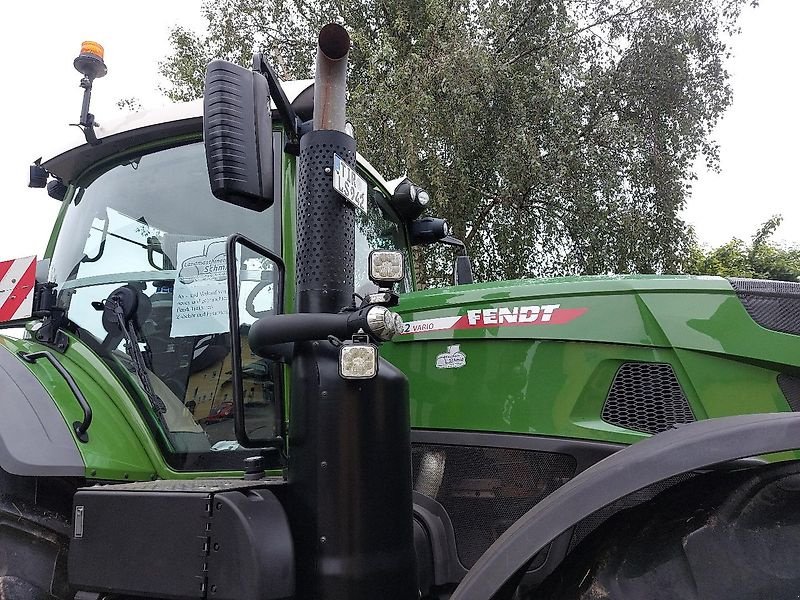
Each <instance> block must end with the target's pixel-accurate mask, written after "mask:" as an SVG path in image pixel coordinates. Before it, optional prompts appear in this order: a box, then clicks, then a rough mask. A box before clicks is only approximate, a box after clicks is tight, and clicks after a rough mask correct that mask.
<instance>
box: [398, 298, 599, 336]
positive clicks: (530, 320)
mask: <svg viewBox="0 0 800 600" xmlns="http://www.w3.org/2000/svg"><path fill="white" fill-rule="evenodd" d="M587 310H589V309H588V308H584V307H581V308H561V305H560V304H541V305H530V306H501V307H498V308H482V309H476V310H468V311H467V313H466V314H464V315H459V316H455V317H437V318H434V319H421V320H419V321H408V322H407V323H405V324H404V327H403V331H402V333H401V335H403V334H412V333H428V332H430V331H446V330H454V329H486V328H492V327H514V326H519V325H563V324H564V323H569V322H570V321H572V320H574V319H577V318H578V317H580V316H581V315H582V314H583V313H585V312H586V311H587Z"/></svg>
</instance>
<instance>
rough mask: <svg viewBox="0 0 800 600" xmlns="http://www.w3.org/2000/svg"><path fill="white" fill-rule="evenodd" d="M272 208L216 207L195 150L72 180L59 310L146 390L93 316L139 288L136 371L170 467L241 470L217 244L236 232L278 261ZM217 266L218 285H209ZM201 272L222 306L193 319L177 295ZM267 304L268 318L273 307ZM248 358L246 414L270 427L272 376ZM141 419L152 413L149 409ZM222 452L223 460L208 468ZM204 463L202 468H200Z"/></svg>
mask: <svg viewBox="0 0 800 600" xmlns="http://www.w3.org/2000/svg"><path fill="white" fill-rule="evenodd" d="M279 179H280V178H277V177H276V180H279ZM276 194H277V196H276V197H280V195H279V192H276ZM277 210H278V207H277V206H273V207H272V208H270V209H268V210H266V211H264V212H260V213H259V212H254V211H251V210H247V209H244V208H241V207H238V206H235V205H233V204H228V203H225V202H221V201H220V200H218V199H216V198H214V196H213V195H212V194H211V190H210V187H209V183H208V175H207V168H206V162H205V152H204V148H203V144H202V143H201V142H197V143H190V144H186V145H183V146H178V147H173V148H169V149H166V150H161V151H158V152H152V153H149V154H143V155H139V156H130V157H127V158H125V159H124V160H120V161H118V162H116V163H115V164H111V165H109V167H108V168H106V169H104V170H102V171H101V172H99V173H94V174H92V175H91V176H90V177H89V178H86V179H85V180H84V181H81V187H79V188H78V189H77V191H76V193H75V195H74V197H73V200H72V202H71V205H70V206H69V207H68V208H67V211H66V215H65V217H64V221H63V224H62V226H61V230H60V234H59V237H58V241H57V243H56V246H55V250H54V253H53V256H52V260H51V272H50V279H51V281H54V282H55V283H57V284H58V289H59V304H60V305H61V306H62V307H64V308H65V309H66V310H67V316H68V317H69V318H70V320H71V321H73V322H74V323H75V324H77V325H78V326H79V327H80V328H81V329H82V330H84V331H86V332H88V333H90V334H91V335H92V336H93V337H94V338H96V340H97V341H98V342H100V346H99V347H100V348H101V349H102V350H103V351H104V352H102V354H104V358H105V359H106V360H107V361H109V362H110V363H115V365H116V366H122V367H123V368H124V369H126V370H127V371H128V372H129V373H131V377H130V381H132V382H134V384H135V385H137V386H138V387H139V388H140V391H141V388H142V387H147V386H146V385H142V382H141V380H142V376H141V373H140V372H137V368H136V364H135V363H136V357H135V354H136V352H135V351H134V349H132V348H131V347H130V340H128V339H126V338H121V336H120V335H116V336H115V335H112V333H111V332H109V330H108V328H107V327H108V324H106V327H104V323H103V319H102V316H103V312H102V310H98V308H100V309H102V305H100V304H99V303H102V302H104V301H105V300H106V299H107V298H108V297H109V295H110V294H112V292H114V290H116V289H118V288H119V287H120V286H128V287H131V288H133V289H134V290H136V293H137V294H138V295H139V297H140V298H141V300H140V301H139V305H138V308H137V315H136V324H137V328H138V331H137V332H136V334H137V338H138V339H137V341H136V346H137V347H138V349H139V351H140V353H141V356H142V358H143V361H142V362H143V364H144V369H142V368H141V367H140V368H139V370H138V371H142V370H144V371H145V376H146V379H147V380H149V384H150V386H151V387H152V391H153V392H154V393H155V394H156V395H157V396H158V398H159V399H160V400H161V405H163V406H162V408H164V409H165V412H164V414H163V416H160V417H159V418H160V419H161V421H162V423H163V425H164V427H165V428H166V429H167V431H168V436H169V446H170V448H168V452H167V460H168V461H169V462H170V464H171V465H172V466H173V467H174V468H179V469H180V468H213V466H216V467H219V468H240V467H241V460H242V457H243V454H242V453H241V452H237V450H240V448H239V447H238V445H237V444H236V443H235V441H234V440H235V435H234V433H233V419H232V417H233V414H232V408H233V406H232V400H233V398H232V391H231V365H230V339H229V338H230V336H229V334H228V315H227V306H226V305H225V303H226V302H227V300H226V299H227V295H226V292H225V291H224V290H225V281H224V239H225V237H227V236H229V235H230V234H232V233H235V232H239V233H242V234H244V235H245V236H247V237H249V238H250V239H252V240H254V241H256V242H257V243H258V244H260V245H262V246H265V247H267V248H269V249H271V250H273V251H274V252H276V253H280V243H279V241H280V240H279V239H278V235H279V234H278V229H277V223H278V219H276V211H277ZM212 254H213V256H212ZM220 265H221V268H222V269H223V277H215V276H213V275H214V273H213V270H214V269H218V268H219V267H220ZM203 269H208V270H211V271H212V276H211V277H210V279H209V282H208V283H207V286H208V289H209V290H211V291H208V292H207V293H208V294H218V295H219V299H221V302H218V304H220V305H221V306H222V308H224V310H220V311H217V312H218V313H219V314H211V312H210V311H204V312H200V311H198V310H197V309H196V307H194V306H193V303H194V302H195V299H194V298H191V297H190V296H189V295H188V294H187V293H186V291H185V290H184V287H185V285H186V284H187V282H191V281H194V279H197V278H203V277H204V274H203ZM190 271H191V273H190ZM189 275H192V276H191V277H189ZM176 277H177V280H176ZM215 286H216V287H215ZM217 288H219V289H217ZM201 293H202V294H205V293H206V292H201ZM268 304H269V305H270V306H269V308H270V309H271V308H272V306H271V300H270V301H269V302H268ZM187 314H188V317H187ZM116 333H119V331H117V332H116ZM249 359H250V360H251V362H252V364H248V365H244V367H245V369H248V370H249V371H252V372H256V371H257V372H259V373H261V374H262V376H260V377H258V378H251V379H250V380H249V381H247V380H246V381H245V385H246V386H250V387H249V388H248V387H245V390H244V396H245V399H246V400H245V401H246V403H247V405H246V409H247V411H248V412H250V411H251V410H256V411H258V410H261V411H262V412H263V413H264V417H263V418H262V419H260V420H259V422H260V423H266V424H267V425H263V426H264V427H273V428H274V427H275V426H276V424H275V419H274V418H273V417H274V414H275V412H274V411H275V402H276V400H277V401H278V402H280V399H279V398H278V399H276V398H275V389H274V381H273V379H272V375H271V374H272V373H273V372H275V370H274V369H273V366H272V365H271V364H268V363H269V361H266V360H264V359H259V358H258V357H253V356H252V355H249ZM255 363H259V364H255ZM261 363H263V364H261ZM130 381H129V383H130ZM145 391H146V390H145ZM144 412H145V413H148V412H150V413H152V411H151V410H150V409H149V407H145V411H144ZM150 416H151V417H152V414H151V415H150ZM273 433H274V432H273ZM260 437H268V436H264V435H260ZM220 451H225V452H220ZM242 452H244V451H242ZM222 454H227V455H229V457H228V458H227V459H226V460H223V461H220V460H219V456H216V457H215V458H214V459H213V460H212V459H211V458H208V456H210V455H222ZM201 456H206V458H205V459H203V460H201V461H200V462H199V463H198V457H201ZM212 463H213V466H212Z"/></svg>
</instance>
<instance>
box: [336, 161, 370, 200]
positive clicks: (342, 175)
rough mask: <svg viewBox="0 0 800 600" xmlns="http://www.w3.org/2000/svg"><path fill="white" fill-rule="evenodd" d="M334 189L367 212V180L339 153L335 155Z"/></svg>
mask: <svg viewBox="0 0 800 600" xmlns="http://www.w3.org/2000/svg"><path fill="white" fill-rule="evenodd" d="M333 189H335V190H336V191H337V192H339V193H340V194H341V195H342V196H344V197H345V198H346V199H347V200H349V201H350V202H351V203H352V204H353V205H354V206H356V208H360V209H361V210H363V211H364V212H367V182H366V181H365V180H364V178H363V177H361V176H360V175H359V174H358V173H356V171H355V169H353V168H352V167H351V166H350V165H348V164H347V163H346V162H344V161H343V160H342V158H341V157H340V156H339V155H338V154H334V155H333Z"/></svg>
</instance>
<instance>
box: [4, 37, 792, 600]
mask: <svg viewBox="0 0 800 600" xmlns="http://www.w3.org/2000/svg"><path fill="white" fill-rule="evenodd" d="M349 46H350V40H349V37H348V35H347V33H346V32H345V31H344V29H342V28H341V27H339V26H337V25H328V26H326V27H325V28H323V30H322V31H321V33H320V38H319V51H318V56H317V74H316V80H315V81H313V82H312V81H304V82H289V83H286V84H282V83H281V82H280V81H279V80H278V78H277V77H276V76H275V74H274V72H273V70H272V68H271V67H270V65H269V64H268V62H267V61H266V60H265V58H264V57H263V56H262V55H260V54H256V55H255V57H254V61H253V65H252V68H251V69H245V68H242V67H239V66H236V65H232V64H230V63H227V62H225V61H213V62H212V63H210V64H209V66H208V70H207V74H206V89H205V95H204V99H203V100H202V101H201V102H197V103H189V104H185V105H175V106H174V107H171V108H170V109H169V110H168V111H165V112H161V113H158V114H151V113H137V114H133V115H130V116H128V117H126V118H125V119H123V120H122V121H121V122H120V123H118V124H116V125H112V126H109V127H107V128H105V129H104V128H101V127H99V126H98V125H97V123H96V122H95V120H94V117H93V115H92V114H91V113H90V112H89V104H90V95H91V90H92V84H93V82H94V80H95V79H97V78H99V77H102V76H103V75H104V74H105V73H106V67H105V64H104V63H103V58H102V48H101V47H100V46H99V45H97V44H93V43H86V44H84V47H83V48H82V51H81V54H80V56H79V57H78V58H77V59H76V61H75V66H76V68H78V70H79V71H80V72H81V73H82V75H83V79H82V81H81V86H82V87H83V88H84V90H85V91H84V104H83V109H82V113H81V119H80V123H81V126H82V127H83V130H84V133H85V137H86V143H85V144H82V145H80V146H78V147H75V148H70V149H67V150H66V151H64V152H61V153H57V154H55V155H54V156H53V157H52V158H49V159H47V160H44V161H37V162H36V163H35V164H34V165H33V166H32V167H31V185H32V186H35V187H47V190H48V193H49V194H50V195H51V196H52V197H54V198H56V199H58V200H60V201H61V202H62V204H63V206H62V209H61V211H60V213H59V216H58V219H57V222H56V224H55V227H54V230H53V234H52V237H51V239H50V241H49V243H48V246H47V249H46V251H45V253H44V257H43V258H42V259H41V260H39V261H38V262H36V261H35V260H34V259H32V258H31V259H19V260H15V261H7V262H5V263H0V281H1V282H2V283H3V286H4V287H3V292H2V296H0V299H2V304H0V317H1V318H2V320H4V321H5V323H4V325H5V326H8V327H20V326H21V325H24V327H25V333H24V335H23V337H22V338H21V339H18V338H15V337H5V336H4V337H0V346H2V348H1V349H0V378H2V379H3V387H2V389H3V396H2V398H3V403H4V407H5V413H4V418H3V419H0V479H2V488H0V489H2V494H1V495H0V521H1V522H2V527H0V597H3V598H19V599H26V600H31V599H37V600H38V599H47V600H54V599H55V600H64V599H67V598H76V599H83V600H89V599H95V600H99V599H107V600H111V599H123V598H164V599H167V598H169V599H176V600H183V599H220V600H222V599H225V600H233V599H237V600H267V599H290V598H293V599H298V600H311V599H324V600H344V599H348V600H367V599H388V600H415V599H417V598H424V599H427V600H446V599H451V600H465V599H468V600H490V599H494V600H512V599H515V600H522V599H525V598H531V599H552V600H556V599H585V600H588V599H595V598H610V599H614V600H631V599H638V598H670V599H699V598H703V599H705V598H730V599H738V598H770V599H777V598H796V597H797V596H798V594H800V563H798V556H800V508H798V506H800V475H798V468H799V467H798V463H797V462H795V461H796V459H797V456H798V455H797V454H796V452H795V450H796V449H797V448H800V415H798V414H796V413H795V411H797V410H800V337H799V336H800V284H796V283H778V282H767V281H750V280H730V281H729V280H725V279H721V278H709V277H704V278H696V277H668V276H637V277H602V278H599V277H595V278H566V279H550V280H531V281H512V282H492V283H483V284H473V283H472V281H471V272H470V267H469V258H468V256H467V254H466V251H465V248H464V246H463V244H461V242H459V241H458V240H457V239H455V238H453V237H452V232H451V231H450V229H449V227H448V226H447V224H446V223H445V222H444V221H443V220H441V219H437V218H434V217H429V216H428V217H423V216H422V215H423V212H424V210H425V207H426V204H428V200H429V197H428V194H427V193H426V192H425V190H423V189H421V188H420V187H418V186H416V185H415V184H414V183H413V182H411V181H409V180H408V179H407V178H399V179H395V180H393V181H387V180H386V179H384V177H382V176H381V175H380V173H378V171H376V169H374V168H373V167H372V166H371V165H370V164H369V163H368V162H367V161H366V160H365V159H364V158H363V157H361V156H360V155H358V154H357V152H356V143H355V139H354V137H353V135H352V133H353V132H352V129H351V128H349V126H348V124H347V122H346V119H345V97H346V86H345V80H346V71H347V54H348V51H349ZM431 243H444V244H449V245H451V246H453V247H455V248H457V251H456V254H457V256H455V257H454V269H453V275H454V283H455V285H453V286H451V287H447V288H442V289H433V290H422V291H415V280H414V273H413V265H412V261H411V260H410V255H411V248H412V247H413V246H415V245H424V244H431Z"/></svg>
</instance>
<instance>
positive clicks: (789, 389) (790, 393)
mask: <svg viewBox="0 0 800 600" xmlns="http://www.w3.org/2000/svg"><path fill="white" fill-rule="evenodd" d="M778 386H779V387H780V388H781V391H782V392H783V395H784V397H785V398H786V402H787V403H788V404H789V406H790V407H791V409H792V410H793V411H794V412H800V377H794V376H793V375H787V374H786V373H781V374H780V375H778Z"/></svg>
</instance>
